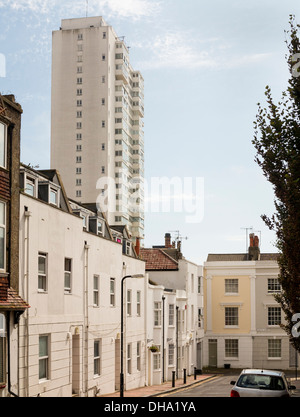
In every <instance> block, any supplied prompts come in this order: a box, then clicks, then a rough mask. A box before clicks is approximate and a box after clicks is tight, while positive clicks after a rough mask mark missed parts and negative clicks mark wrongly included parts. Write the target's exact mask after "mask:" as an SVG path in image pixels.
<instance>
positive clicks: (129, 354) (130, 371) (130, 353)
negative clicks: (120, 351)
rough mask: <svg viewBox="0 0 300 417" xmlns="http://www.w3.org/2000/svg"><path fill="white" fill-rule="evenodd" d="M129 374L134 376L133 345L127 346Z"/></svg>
mask: <svg viewBox="0 0 300 417" xmlns="http://www.w3.org/2000/svg"><path fill="white" fill-rule="evenodd" d="M127 373H128V374H129V375H131V374H132V343H128V344H127Z"/></svg>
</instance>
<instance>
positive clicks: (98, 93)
mask: <svg viewBox="0 0 300 417" xmlns="http://www.w3.org/2000/svg"><path fill="white" fill-rule="evenodd" d="M143 101H144V81H143V77H142V75H141V73H140V72H138V71H134V70H133V68H132V67H131V65H130V61H129V50H128V48H127V47H126V45H125V42H124V39H123V38H122V39H121V38H119V37H118V36H117V35H116V33H115V31H114V30H113V28H112V27H111V26H109V25H107V24H106V23H105V21H104V20H103V18H102V17H89V18H81V19H66V20H62V23H61V28H60V30H58V31H54V32H53V47H52V100H51V102H52V108H51V167H53V168H55V169H57V170H58V171H59V172H60V173H61V175H62V177H63V180H64V184H65V187H66V191H67V195H68V197H69V198H71V199H73V200H76V201H78V202H83V203H94V202H96V201H98V200H99V199H101V202H102V203H104V201H105V200H106V197H107V196H108V204H109V206H108V207H107V208H105V207H104V204H101V206H102V210H105V212H106V214H107V219H108V222H109V224H111V225H114V224H116V225H122V224H123V225H124V224H125V225H127V226H128V228H129V231H130V232H131V234H132V236H133V237H140V238H143V236H144V212H143V199H144V191H143V189H144V186H143V183H144V132H143V116H144V102H143Z"/></svg>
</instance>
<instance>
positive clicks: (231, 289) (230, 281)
mask: <svg viewBox="0 0 300 417" xmlns="http://www.w3.org/2000/svg"><path fill="white" fill-rule="evenodd" d="M238 293H239V280H238V278H225V294H227V295H228V294H229V295H237V294H238Z"/></svg>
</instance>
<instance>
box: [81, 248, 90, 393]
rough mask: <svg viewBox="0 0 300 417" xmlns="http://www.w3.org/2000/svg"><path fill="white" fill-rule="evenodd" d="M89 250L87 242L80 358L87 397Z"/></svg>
mask: <svg viewBox="0 0 300 417" xmlns="http://www.w3.org/2000/svg"><path fill="white" fill-rule="evenodd" d="M89 249H90V246H89V245H88V244H87V242H86V241H85V242H84V255H85V256H84V262H85V264H84V297H83V300H84V301H83V308H84V326H83V327H84V357H83V358H82V360H83V362H84V375H82V377H84V394H85V395H86V396H88V329H89V313H88V309H89V303H88V295H89V292H88V282H89V274H88V272H89V271H88V261H89Z"/></svg>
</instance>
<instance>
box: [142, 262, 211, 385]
mask: <svg viewBox="0 0 300 417" xmlns="http://www.w3.org/2000/svg"><path fill="white" fill-rule="evenodd" d="M148 274H149V280H150V282H153V283H155V285H149V290H148V291H149V295H148V307H147V309H148V312H149V316H148V330H147V338H148V341H150V342H149V343H150V344H151V343H152V341H153V343H154V344H155V345H159V346H160V353H157V354H151V355H150V357H151V358H152V363H150V361H148V362H149V364H148V368H149V378H148V380H149V383H153V384H154V383H155V384H158V383H160V382H161V381H163V380H171V379H172V372H173V371H175V375H176V378H178V377H179V378H182V377H183V376H184V369H185V370H186V374H187V375H192V374H193V373H194V368H196V369H197V370H201V369H202V366H203V357H202V356H203V346H202V343H203V340H204V322H203V287H202V279H203V277H202V267H201V266H198V265H196V264H194V263H192V262H190V261H188V260H186V259H180V260H178V270H177V271H150V270H149V271H148ZM163 297H164V298H165V300H163ZM170 304H171V305H174V308H175V312H174V314H175V318H174V322H173V324H172V325H170V324H169V308H170V307H169V306H170ZM163 306H164V314H163ZM157 308H158V311H159V313H157V312H156V311H155V310H156V309H157ZM155 314H156V315H157V314H160V315H161V316H162V320H161V322H160V321H159V323H155V322H154V321H153V320H154V319H153V317H155ZM163 318H164V323H165V326H164V328H163ZM171 323H172V321H171ZM163 341H164V350H163V348H162V344H163ZM173 344H174V348H175V352H174V362H171V363H170V362H169V358H171V361H172V353H171V355H169V346H170V345H171V350H172V349H173V346H172V345H173ZM154 355H159V356H160V358H159V363H160V366H159V367H158V368H157V366H156V365H157V364H156V363H154V362H153V356H154ZM163 358H164V363H163ZM163 369H164V372H163Z"/></svg>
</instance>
